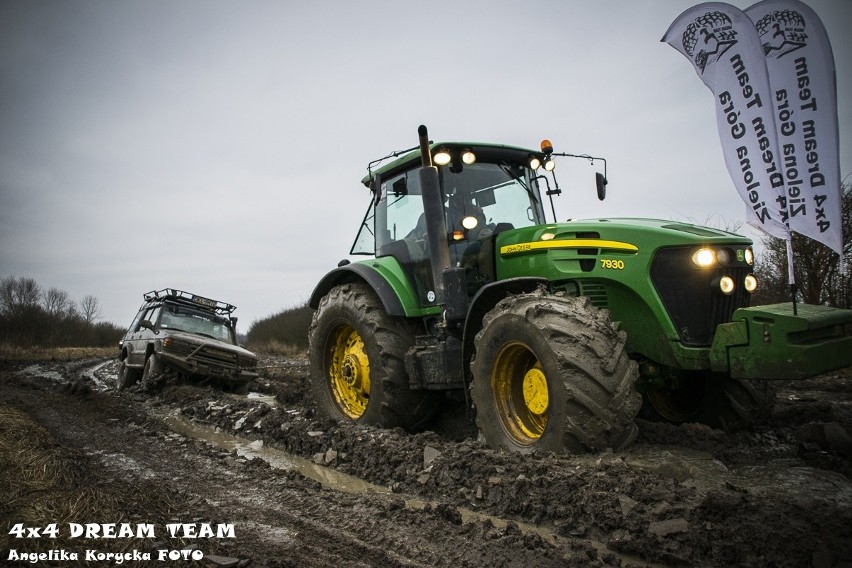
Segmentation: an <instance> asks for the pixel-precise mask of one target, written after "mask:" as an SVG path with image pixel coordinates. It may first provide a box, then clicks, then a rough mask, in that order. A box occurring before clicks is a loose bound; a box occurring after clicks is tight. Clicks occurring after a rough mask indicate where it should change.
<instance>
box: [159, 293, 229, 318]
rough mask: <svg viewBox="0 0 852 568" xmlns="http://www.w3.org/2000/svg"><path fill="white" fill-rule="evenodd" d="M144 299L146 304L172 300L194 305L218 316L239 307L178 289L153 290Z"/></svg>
mask: <svg viewBox="0 0 852 568" xmlns="http://www.w3.org/2000/svg"><path fill="white" fill-rule="evenodd" d="M142 297H143V298H145V301H146V302H150V301H152V300H171V301H175V302H179V303H181V304H186V305H193V306H197V307H202V308H206V309H208V310H213V311H215V312H216V313H218V314H230V313H232V312H233V311H234V310H236V309H237V307H236V306H234V305H231V304H228V303H225V302H220V301H218V300H211V299H210V298H205V297H204V296H198V295H197V294H193V293H191V292H185V291H183V290H178V289H176V288H164V289H162V290H152V291H150V292H146V293H144V294H143V295H142Z"/></svg>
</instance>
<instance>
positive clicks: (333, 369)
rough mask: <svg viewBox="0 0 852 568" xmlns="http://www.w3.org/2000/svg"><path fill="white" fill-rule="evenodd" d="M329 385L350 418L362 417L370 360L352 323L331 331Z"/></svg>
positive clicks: (368, 389) (366, 395)
mask: <svg viewBox="0 0 852 568" xmlns="http://www.w3.org/2000/svg"><path fill="white" fill-rule="evenodd" d="M329 363H330V364H329V369H328V374H329V385H330V387H331V393H332V394H333V395H334V401H335V403H336V404H337V407H338V408H339V409H340V411H341V412H343V414H344V415H346V416H347V417H348V418H351V419H352V420H357V419H359V418H361V416H362V415H363V414H364V412H365V411H366V410H367V403H369V402H370V360H369V358H368V357H367V353H366V351H365V350H364V341H363V340H362V339H361V336H360V335H359V334H358V332H357V331H355V330H354V329H353V328H352V327H350V326H348V325H341V326H340V327H338V328H337V330H336V331H335V333H334V336H333V339H332V345H331V360H330V362H329Z"/></svg>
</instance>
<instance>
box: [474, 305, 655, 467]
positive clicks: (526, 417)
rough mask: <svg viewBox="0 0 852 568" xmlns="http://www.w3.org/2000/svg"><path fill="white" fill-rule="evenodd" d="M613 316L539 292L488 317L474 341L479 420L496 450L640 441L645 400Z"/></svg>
mask: <svg viewBox="0 0 852 568" xmlns="http://www.w3.org/2000/svg"><path fill="white" fill-rule="evenodd" d="M625 341H626V335H625V334H624V332H619V331H617V330H616V328H615V326H614V325H613V323H612V321H611V320H610V317H609V312H608V311H606V310H599V309H598V308H595V307H594V306H592V305H591V302H590V301H589V299H588V298H574V297H566V296H562V295H554V294H549V293H546V292H544V291H537V292H534V293H531V294H524V295H519V296H511V297H509V298H506V299H504V300H502V301H501V302H499V303H498V304H497V306H496V307H494V309H492V310H491V311H490V312H488V313H487V314H486V315H485V318H484V320H483V327H482V331H480V332H479V333H478V334H477V336H476V339H475V340H474V343H475V348H476V353H475V355H474V359H473V361H472V362H471V370H472V372H473V384H472V386H471V396H472V398H473V402H474V404H475V406H476V422H477V425H478V426H479V431H480V432H481V433H482V434H483V435H484V437H485V439H486V441H487V442H488V444H489V445H490V446H491V447H492V448H495V449H506V450H514V451H519V452H534V451H556V452H561V451H567V452H589V451H597V450H602V449H604V448H615V449H620V448H623V447H625V446H627V445H629V444H630V443H632V442H633V440H634V439H635V437H636V433H637V431H638V428H637V426H636V422H635V420H634V419H635V418H636V414H637V413H638V412H639V408H640V405H641V397H640V396H639V393H638V392H637V391H636V389H635V383H636V378H637V376H638V371H637V366H636V362H635V361H633V360H631V359H630V358H629V357H628V356H627V353H626V352H625V350H624V344H625Z"/></svg>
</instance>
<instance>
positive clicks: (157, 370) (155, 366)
mask: <svg viewBox="0 0 852 568" xmlns="http://www.w3.org/2000/svg"><path fill="white" fill-rule="evenodd" d="M165 372H166V367H165V365H163V362H162V360H160V356H159V355H157V354H156V353H151V354H150V355H149V356H148V358H147V359H146V360H145V366H144V367H143V368H142V386H143V387H145V389H146V390H153V389H154V388H156V386H157V385H158V384H159V383H160V382H161V381H162V379H163V375H164V374H165Z"/></svg>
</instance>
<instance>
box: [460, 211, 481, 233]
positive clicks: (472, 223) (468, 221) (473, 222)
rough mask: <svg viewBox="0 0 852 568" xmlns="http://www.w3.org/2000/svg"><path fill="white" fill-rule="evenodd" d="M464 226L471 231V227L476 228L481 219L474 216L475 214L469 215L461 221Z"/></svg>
mask: <svg viewBox="0 0 852 568" xmlns="http://www.w3.org/2000/svg"><path fill="white" fill-rule="evenodd" d="M461 224H462V227H464V228H465V229H467V230H468V231H470V230H471V229H475V228H476V226H477V225H479V219H477V218H476V217H474V216H473V215H468V216H467V217H465V218H464V219H462V221H461Z"/></svg>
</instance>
